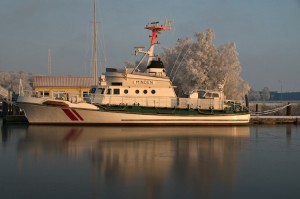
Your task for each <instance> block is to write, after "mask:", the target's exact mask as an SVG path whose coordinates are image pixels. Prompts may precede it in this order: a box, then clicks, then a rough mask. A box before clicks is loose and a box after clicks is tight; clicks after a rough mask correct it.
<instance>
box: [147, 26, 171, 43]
mask: <svg viewBox="0 0 300 199" xmlns="http://www.w3.org/2000/svg"><path fill="white" fill-rule="evenodd" d="M158 23H159V22H158V21H156V22H152V23H151V26H149V25H148V24H147V25H146V27H145V29H148V30H151V32H152V35H151V45H153V44H155V41H156V39H157V33H160V32H161V31H167V30H172V28H171V26H170V25H169V26H167V24H166V21H165V23H164V25H161V26H159V25H158Z"/></svg>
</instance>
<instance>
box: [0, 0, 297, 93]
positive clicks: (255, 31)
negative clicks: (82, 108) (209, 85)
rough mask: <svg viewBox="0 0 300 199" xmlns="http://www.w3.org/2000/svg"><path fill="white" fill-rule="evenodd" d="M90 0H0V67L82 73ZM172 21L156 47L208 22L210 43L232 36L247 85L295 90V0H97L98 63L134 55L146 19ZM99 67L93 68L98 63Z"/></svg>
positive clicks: (143, 42) (86, 66)
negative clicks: (211, 34)
mask: <svg viewBox="0 0 300 199" xmlns="http://www.w3.org/2000/svg"><path fill="white" fill-rule="evenodd" d="M92 15H93V13H92V0H1V1H0V71H24V72H31V73H34V74H45V75H46V74H47V73H48V49H51V57H52V75H73V76H87V75H90V63H91V48H92V44H91V40H92V39H91V35H92V18H93V17H92ZM164 17H166V18H167V19H170V20H172V21H174V24H173V26H174V30H173V31H169V32H165V33H163V34H160V35H159V42H160V43H161V45H160V47H159V48H157V49H156V50H157V51H156V52H157V53H159V52H162V48H163V47H164V48H168V47H172V46H174V44H175V43H176V41H177V39H179V38H185V37H193V36H194V33H195V32H204V31H205V30H207V29H208V28H212V29H213V30H214V31H215V39H214V43H215V45H216V46H217V47H218V46H220V45H222V44H224V43H229V42H235V43H236V46H237V51H238V52H239V60H240V62H241V66H242V73H241V76H242V78H243V79H245V80H246V81H247V82H248V83H249V85H250V86H251V87H252V88H253V89H254V90H262V89H263V88H264V87H269V88H270V90H277V91H283V92H294V91H300V77H299V76H300V0H251V1H247V0H184V1H182V0H152V1H145V0H122V1H120V0H97V22H98V23H97V25H98V32H99V34H98V39H99V40H100V41H101V42H99V43H100V47H99V48H100V49H101V55H100V58H101V65H102V66H103V65H105V66H106V67H117V68H121V67H123V66H124V62H126V61H130V62H134V61H135V60H137V59H138V58H137V57H134V56H133V53H134V48H133V47H134V46H148V45H149V37H148V36H149V34H150V33H149V32H148V31H147V30H145V29H144V26H145V25H146V24H147V23H148V22H152V21H160V22H163V20H164ZM100 70H101V69H100Z"/></svg>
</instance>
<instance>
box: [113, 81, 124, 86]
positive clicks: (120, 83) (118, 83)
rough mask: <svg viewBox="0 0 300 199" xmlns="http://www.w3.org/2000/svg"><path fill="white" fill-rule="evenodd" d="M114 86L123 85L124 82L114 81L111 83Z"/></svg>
mask: <svg viewBox="0 0 300 199" xmlns="http://www.w3.org/2000/svg"><path fill="white" fill-rule="evenodd" d="M111 85H112V86H122V85H123V84H122V82H112V83H111Z"/></svg>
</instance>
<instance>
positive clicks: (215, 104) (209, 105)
mask: <svg viewBox="0 0 300 199" xmlns="http://www.w3.org/2000/svg"><path fill="white" fill-rule="evenodd" d="M91 101H92V103H97V104H105V105H124V106H132V105H138V106H148V107H176V108H183V109H184V108H192V109H215V110H216V109H223V106H224V104H223V100H220V99H191V98H176V97H155V98H154V97H123V96H122V97H121V96H95V97H94V98H92V100H91Z"/></svg>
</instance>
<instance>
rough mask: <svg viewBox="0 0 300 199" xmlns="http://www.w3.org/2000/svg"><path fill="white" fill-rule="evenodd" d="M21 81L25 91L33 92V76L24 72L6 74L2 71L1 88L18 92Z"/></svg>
mask: <svg viewBox="0 0 300 199" xmlns="http://www.w3.org/2000/svg"><path fill="white" fill-rule="evenodd" d="M20 79H21V81H22V85H23V88H24V90H32V85H31V83H32V74H31V73H26V72H23V71H20V72H6V71H0V86H2V87H3V88H6V89H8V90H11V91H14V92H16V93H17V92H18V91H19V84H20Z"/></svg>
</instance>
